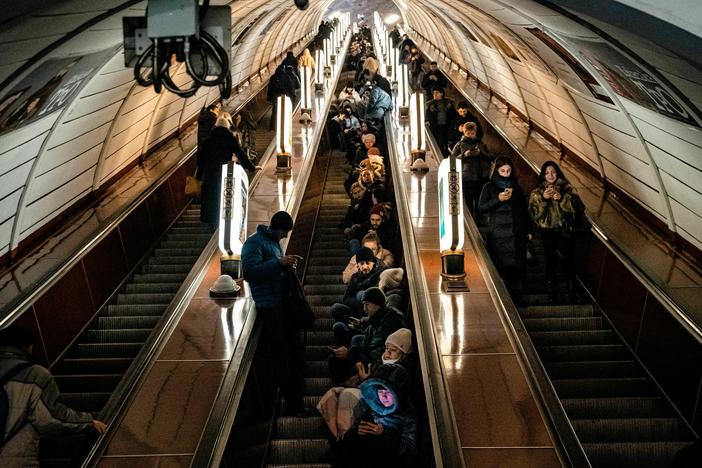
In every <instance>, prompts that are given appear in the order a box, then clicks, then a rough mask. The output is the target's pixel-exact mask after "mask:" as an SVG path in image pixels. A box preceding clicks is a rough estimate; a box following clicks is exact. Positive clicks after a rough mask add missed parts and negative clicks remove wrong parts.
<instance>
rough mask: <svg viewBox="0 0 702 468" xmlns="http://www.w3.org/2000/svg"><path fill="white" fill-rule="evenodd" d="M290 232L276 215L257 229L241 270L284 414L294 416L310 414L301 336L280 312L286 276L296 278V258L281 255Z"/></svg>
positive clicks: (287, 221) (286, 218)
mask: <svg viewBox="0 0 702 468" xmlns="http://www.w3.org/2000/svg"><path fill="white" fill-rule="evenodd" d="M292 228H293V220H292V217H291V216H290V215H289V214H288V213H286V212H285V211H279V212H277V213H276V214H274V215H273V217H272V218H271V222H270V226H264V225H262V224H261V225H259V226H258V227H257V228H256V233H255V234H253V235H252V236H251V237H249V238H248V239H246V242H244V246H243V247H242V249H241V270H242V273H243V277H244V279H245V280H246V281H248V283H249V286H250V287H251V295H252V296H253V299H254V302H255V303H256V311H257V313H258V314H260V315H261V316H262V317H263V338H264V342H266V343H267V344H268V346H269V348H270V353H271V356H272V357H273V359H272V363H273V366H274V374H275V378H276V380H277V382H278V385H279V386H280V389H281V394H282V395H283V396H284V397H285V399H286V401H287V413H288V414H290V415H296V416H308V415H310V414H311V412H310V411H309V410H307V409H306V408H305V407H304V403H303V395H304V386H305V376H304V369H305V345H304V338H303V332H302V330H300V329H299V328H298V326H297V325H296V324H295V321H294V320H293V318H292V316H291V314H290V313H286V312H289V310H288V311H286V310H284V308H283V298H284V297H287V288H288V285H289V284H290V277H289V276H288V275H291V274H295V273H294V270H295V268H296V267H297V262H298V261H299V260H301V259H302V258H301V257H300V256H299V255H283V250H282V249H281V247H280V241H281V240H282V239H284V238H286V237H287V236H288V234H289V233H290V231H292Z"/></svg>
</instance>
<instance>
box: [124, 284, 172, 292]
mask: <svg viewBox="0 0 702 468" xmlns="http://www.w3.org/2000/svg"><path fill="white" fill-rule="evenodd" d="M180 286H181V283H130V284H128V285H127V287H126V288H125V292H126V293H127V294H134V293H148V294H160V293H171V294H175V293H176V292H178V289H180Z"/></svg>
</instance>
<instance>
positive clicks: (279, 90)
mask: <svg viewBox="0 0 702 468" xmlns="http://www.w3.org/2000/svg"><path fill="white" fill-rule="evenodd" d="M278 96H288V97H289V98H290V100H294V99H295V85H294V84H293V82H292V80H291V79H290V77H289V76H288V74H287V73H286V72H285V65H279V66H278V68H276V69H275V73H273V76H271V79H270V81H269V82H268V90H267V95H266V100H267V101H268V102H270V103H271V106H272V108H271V120H270V124H269V126H268V129H269V130H273V129H274V128H275V114H276V111H275V105H276V100H277V99H278Z"/></svg>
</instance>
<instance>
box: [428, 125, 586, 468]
mask: <svg viewBox="0 0 702 468" xmlns="http://www.w3.org/2000/svg"><path fill="white" fill-rule="evenodd" d="M425 130H426V140H427V146H428V148H430V150H429V151H427V154H431V157H432V158H433V159H434V160H435V161H436V163H437V164H438V163H440V162H441V158H440V157H439V154H441V151H440V150H439V145H438V144H437V143H436V139H435V138H434V136H433V135H432V133H431V131H430V130H429V126H428V125H427V126H426V129H425ZM463 213H464V216H463V222H464V227H465V231H466V234H467V236H466V239H467V240H468V241H469V242H470V243H471V248H472V250H473V252H474V253H475V256H476V258H477V260H478V262H477V263H478V267H479V268H480V270H481V272H482V273H483V278H484V279H485V283H486V285H487V287H488V290H489V292H490V295H491V296H492V298H493V302H494V303H495V306H496V309H497V311H498V313H499V314H500V315H501V316H502V318H503V322H504V323H505V324H506V325H507V326H508V332H509V334H510V335H511V336H512V338H513V340H511V341H512V342H513V344H514V346H515V347H516V348H517V349H516V355H517V358H518V359H519V360H520V361H521V363H522V367H523V369H524V370H525V371H526V372H525V373H526V376H527V381H528V383H529V387H531V389H532V392H533V393H536V395H538V398H536V400H537V402H538V404H539V406H540V407H541V408H542V410H543V411H545V412H546V415H547V416H548V419H549V421H550V423H551V427H550V428H549V432H551V433H552V435H555V438H554V439H555V441H556V442H557V444H556V445H557V447H556V449H557V450H558V452H559V454H560V455H561V456H562V458H564V459H565V460H566V461H567V462H568V463H567V466H569V467H571V468H591V464H590V462H589V460H588V458H587V455H586V454H585V450H584V448H583V446H582V444H581V443H580V440H579V439H578V437H577V435H576V434H575V430H574V429H573V426H572V424H571V423H570V420H569V419H568V416H567V415H566V412H565V409H564V408H563V405H562V404H561V401H560V399H559V398H558V394H557V393H556V389H555V388H554V387H553V383H552V382H551V379H549V377H548V374H547V373H546V369H545V368H544V365H543V363H542V362H541V359H540V358H539V355H538V353H537V352H536V349H535V348H534V344H533V343H532V342H531V338H530V337H529V334H528V332H527V331H526V327H525V326H524V323H523V322H522V319H521V317H520V316H519V312H518V311H517V308H516V307H515V305H514V302H512V298H511V296H510V295H509V292H508V291H507V287H506V286H505V284H504V282H503V281H502V278H501V277H500V274H499V273H498V272H497V268H496V267H495V264H494V263H493V262H492V259H491V258H490V254H489V253H488V251H487V248H486V247H485V243H484V241H483V237H482V235H481V234H480V231H479V230H478V226H477V224H476V223H475V220H474V219H473V217H472V216H471V215H470V212H469V211H468V209H467V207H466V206H465V204H464V205H463Z"/></svg>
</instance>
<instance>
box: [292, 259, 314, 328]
mask: <svg viewBox="0 0 702 468" xmlns="http://www.w3.org/2000/svg"><path fill="white" fill-rule="evenodd" d="M288 277H289V278H290V287H289V288H288V299H289V302H288V304H289V306H290V309H291V313H292V317H291V318H292V324H293V326H294V327H295V328H297V329H298V330H311V329H312V325H313V324H314V321H315V319H316V318H317V317H315V315H314V312H313V311H312V306H310V303H309V302H307V298H305V290H304V288H303V287H302V283H301V282H300V278H298V277H297V275H296V274H295V272H294V271H293V270H292V269H291V270H290V271H288Z"/></svg>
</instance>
